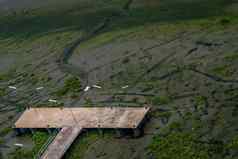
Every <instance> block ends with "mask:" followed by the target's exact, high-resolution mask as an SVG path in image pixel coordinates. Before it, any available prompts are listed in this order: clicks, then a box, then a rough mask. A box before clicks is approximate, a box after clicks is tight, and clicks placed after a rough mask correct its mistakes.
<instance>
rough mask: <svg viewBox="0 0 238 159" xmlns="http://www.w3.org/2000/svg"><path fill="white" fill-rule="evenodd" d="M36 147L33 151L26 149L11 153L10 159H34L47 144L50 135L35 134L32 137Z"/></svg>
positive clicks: (43, 133)
mask: <svg viewBox="0 0 238 159" xmlns="http://www.w3.org/2000/svg"><path fill="white" fill-rule="evenodd" d="M31 137H32V140H33V143H34V147H33V149H32V150H26V149H24V148H17V149H16V150H15V151H14V152H12V153H10V156H9V158H10V159H23V158H24V159H32V158H34V157H35V155H36V154H37V153H38V152H39V150H40V148H41V147H42V146H43V145H44V144H45V142H46V141H47V139H48V137H49V135H48V134H47V133H46V132H40V131H37V132H35V133H34V134H33V135H32V136H31Z"/></svg>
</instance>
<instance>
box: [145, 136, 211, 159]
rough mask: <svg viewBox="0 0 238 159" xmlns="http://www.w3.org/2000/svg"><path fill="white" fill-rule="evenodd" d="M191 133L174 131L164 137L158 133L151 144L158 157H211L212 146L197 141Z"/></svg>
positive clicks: (190, 158)
mask: <svg viewBox="0 0 238 159" xmlns="http://www.w3.org/2000/svg"><path fill="white" fill-rule="evenodd" d="M197 140H198V138H197V137H196V136H195V135H193V134H191V133H182V132H177V133H176V132H173V133H170V134H169V135H167V136H165V137H162V136H160V135H157V136H155V137H154V139H153V142H152V143H151V145H150V146H149V152H150V153H152V154H153V156H154V157H155V158H156V159H171V158H173V159H181V158H182V159H211V147H209V145H206V144H203V143H200V142H196V141H197Z"/></svg>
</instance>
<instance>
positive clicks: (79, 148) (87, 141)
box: [65, 132, 99, 159]
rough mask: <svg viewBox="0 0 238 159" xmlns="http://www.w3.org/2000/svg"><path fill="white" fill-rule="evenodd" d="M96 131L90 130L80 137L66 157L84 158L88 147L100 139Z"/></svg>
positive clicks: (72, 158)
mask: <svg viewBox="0 0 238 159" xmlns="http://www.w3.org/2000/svg"><path fill="white" fill-rule="evenodd" d="M98 137H99V136H98V134H97V133H96V132H90V133H88V134H84V135H82V136H80V137H79V139H78V140H76V141H75V143H74V144H73V145H72V146H71V147H70V149H69V151H68V153H67V154H66V155H65V159H82V158H83V155H84V153H85V152H86V151H87V149H88V147H89V146H90V145H91V144H93V143H94V142H95V141H96V140H97V139H98Z"/></svg>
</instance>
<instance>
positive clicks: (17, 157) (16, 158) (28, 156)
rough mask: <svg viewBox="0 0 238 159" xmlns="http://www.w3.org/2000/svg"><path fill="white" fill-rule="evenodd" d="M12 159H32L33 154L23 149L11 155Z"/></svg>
mask: <svg viewBox="0 0 238 159" xmlns="http://www.w3.org/2000/svg"><path fill="white" fill-rule="evenodd" d="M9 157H10V159H23V158H24V159H32V158H33V156H32V152H31V151H30V150H25V149H22V148H17V149H16V150H15V151H14V152H12V153H10V156H9Z"/></svg>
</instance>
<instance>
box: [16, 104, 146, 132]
mask: <svg viewBox="0 0 238 159" xmlns="http://www.w3.org/2000/svg"><path fill="white" fill-rule="evenodd" d="M148 111H149V107H133V108H128V107H90V108H85V107H81V108H30V109H27V110H26V111H25V112H24V113H23V114H22V115H21V117H20V118H19V119H18V120H17V122H16V123H15V127H16V128H63V127H75V126H79V127H82V128H115V129H116V128H136V127H137V126H139V125H140V123H141V121H142V120H143V119H144V117H145V115H146V114H147V112H148Z"/></svg>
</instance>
